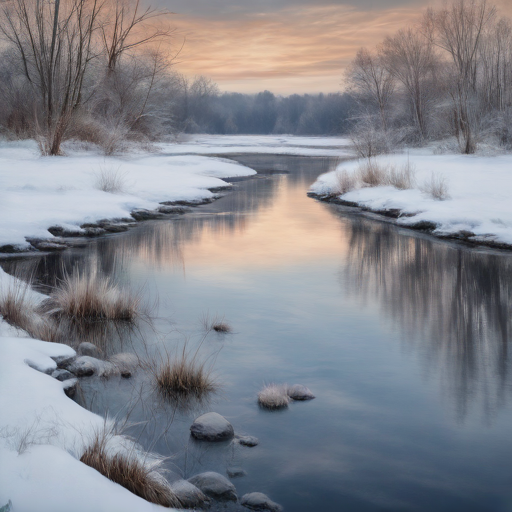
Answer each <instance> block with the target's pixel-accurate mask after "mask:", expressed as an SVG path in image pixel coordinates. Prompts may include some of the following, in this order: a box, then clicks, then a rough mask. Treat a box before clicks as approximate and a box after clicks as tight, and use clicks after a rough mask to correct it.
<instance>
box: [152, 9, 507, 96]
mask: <svg viewBox="0 0 512 512" xmlns="http://www.w3.org/2000/svg"><path fill="white" fill-rule="evenodd" d="M147 1H148V3H149V4H150V5H153V6H158V7H164V8H167V9H169V10H171V11H173V12H174V13H175V15H174V16H173V17H172V25H173V27H174V29H175V32H174V37H175V40H174V44H175V46H180V45H181V43H182V42H183V41H184V40H185V46H184V48H183V51H182V52H181V54H180V55H179V58H178V61H179V62H178V64H177V69H178V70H179V71H181V72H183V73H185V74H186V75H188V76H194V75H200V74H202V75H207V76H209V77H211V78H212V79H213V80H214V81H215V82H217V83H218V84H219V86H220V89H221V90H222V91H238V92H258V91H262V90H264V89H268V90H271V91H273V92H274V93H277V94H290V93H294V92H297V93H305V92H333V91H339V90H340V89H341V88H342V84H341V82H342V76H343V69H344V68H345V67H346V66H347V64H348V63H349V62H350V60H351V59H352V58H353V56H354V54H355V52H356V51H357V49H358V48H359V47H361V46H371V45H374V44H376V43H378V42H380V41H381V40H382V38H383V37H384V36H386V35H388V34H392V33H393V32H395V31H396V30H398V29H400V28H402V27H404V26H405V25H407V24H409V23H413V22H414V20H417V19H418V18H419V17H420V16H421V14H422V12H423V11H424V9H425V8H426V7H427V6H428V5H440V4H442V0H435V1H433V2H432V1H428V0H352V1H340V0H152V1H150V0H147ZM500 2H501V11H500V12H501V13H502V14H505V13H507V14H508V15H510V14H511V13H512V6H511V4H512V2H511V0H500ZM498 3H499V2H498Z"/></svg>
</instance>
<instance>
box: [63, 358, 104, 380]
mask: <svg viewBox="0 0 512 512" xmlns="http://www.w3.org/2000/svg"><path fill="white" fill-rule="evenodd" d="M97 362H101V361H99V360H98V359H96V358H94V357H90V356H79V357H77V358H76V359H75V360H74V361H73V362H72V363H71V364H70V365H69V366H67V367H66V370H68V371H69V372H71V373H72V374H73V375H76V376H77V377H90V376H91V375H94V373H97V371H98V368H99V365H98V364H97Z"/></svg>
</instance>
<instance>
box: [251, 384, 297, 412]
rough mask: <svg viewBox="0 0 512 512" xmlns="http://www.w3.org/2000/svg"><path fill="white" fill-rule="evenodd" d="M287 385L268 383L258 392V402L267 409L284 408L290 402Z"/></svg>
mask: <svg viewBox="0 0 512 512" xmlns="http://www.w3.org/2000/svg"><path fill="white" fill-rule="evenodd" d="M290 400H291V399H290V397H289V396H288V393H287V389H286V386H282V385H278V384H268V385H267V386H265V387H264V388H263V389H262V390H261V391H260V392H259V393H258V403H259V404H260V406H261V407H264V408H265V409H271V410H275V409H283V408H285V407H288V404H289V403H290Z"/></svg>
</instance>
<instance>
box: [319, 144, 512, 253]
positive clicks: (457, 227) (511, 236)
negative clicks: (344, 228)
mask: <svg viewBox="0 0 512 512" xmlns="http://www.w3.org/2000/svg"><path fill="white" fill-rule="evenodd" d="M408 160H409V161H410V163H411V164H412V165H413V167H414V168H415V182H416V183H415V186H414V188H412V189H410V190H397V189H396V188H394V187H391V186H380V187H360V188H357V189H355V190H352V191H350V192H348V193H346V194H344V195H342V196H340V197H341V198H342V199H343V200H346V201H350V202H354V203H358V204H359V205H361V206H365V207H369V208H371V209H373V210H386V209H399V210H402V212H404V213H409V214H414V215H413V216H410V217H400V218H399V219H398V222H399V223H400V224H404V225H407V224H415V223H418V222H420V221H429V222H433V223H435V224H436V225H437V229H436V231H435V233H437V234H440V235H451V234H455V233H458V232H461V231H468V232H471V233H474V234H475V235H476V238H475V240H476V241H478V240H486V241H491V242H492V241H495V242H500V243H506V244H512V199H511V198H512V155H501V156H480V155H474V156H466V155H432V154H428V153H427V150H424V151H411V153H410V154H409V155H407V154H400V155H388V156H382V157H379V158H378V159H377V162H380V163H381V164H383V165H388V164H391V165H394V166H396V167H398V168H400V167H401V166H403V165H404V164H406V163H407V161H408ZM360 164H361V162H360V161H350V162H345V163H342V164H340V165H339V166H338V168H337V170H336V171H333V172H330V173H327V174H324V175H322V176H320V177H319V178H318V180H317V181H316V182H315V183H314V184H313V186H312V187H311V192H313V193H316V194H320V195H324V194H331V193H333V191H335V190H336V184H337V173H340V172H342V170H343V169H345V170H346V172H347V173H348V174H353V173H356V172H357V168H358V167H359V165H360ZM432 173H434V175H435V176H437V178H444V179H445V180H446V184H447V188H448V194H449V198H448V199H446V200H444V201H439V200H436V199H433V198H432V197H431V196H430V195H429V194H427V193H426V192H423V191H422V190H421V189H423V188H424V183H425V182H427V181H430V180H431V177H432Z"/></svg>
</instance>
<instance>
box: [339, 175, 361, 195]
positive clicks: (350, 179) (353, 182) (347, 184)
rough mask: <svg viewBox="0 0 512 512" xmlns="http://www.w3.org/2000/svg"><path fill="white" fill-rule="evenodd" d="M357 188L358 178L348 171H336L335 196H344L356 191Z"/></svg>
mask: <svg viewBox="0 0 512 512" xmlns="http://www.w3.org/2000/svg"><path fill="white" fill-rule="evenodd" d="M356 186H357V176H356V175H354V174H350V173H348V172H347V170H346V169H341V170H339V171H336V186H335V191H334V192H335V194H336V195H343V194H346V193H347V192H350V191H351V190H354V189H355V188H356Z"/></svg>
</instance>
